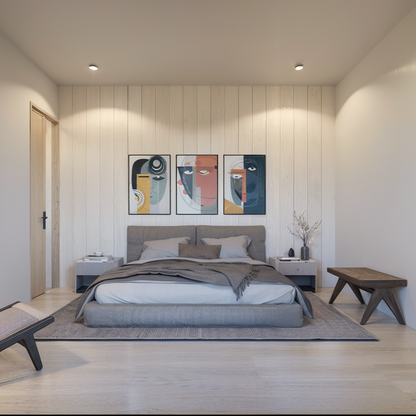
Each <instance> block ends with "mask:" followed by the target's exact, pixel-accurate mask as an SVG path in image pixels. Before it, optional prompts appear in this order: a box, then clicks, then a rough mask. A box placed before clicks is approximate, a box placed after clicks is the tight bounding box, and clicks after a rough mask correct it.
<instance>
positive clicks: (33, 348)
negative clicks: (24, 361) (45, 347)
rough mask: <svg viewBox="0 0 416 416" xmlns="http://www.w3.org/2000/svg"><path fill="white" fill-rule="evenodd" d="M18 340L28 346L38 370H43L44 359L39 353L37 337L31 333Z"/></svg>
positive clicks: (27, 348)
mask: <svg viewBox="0 0 416 416" xmlns="http://www.w3.org/2000/svg"><path fill="white" fill-rule="evenodd" d="M17 342H18V343H19V344H20V345H22V346H23V347H25V348H26V350H27V352H28V353H29V356H30V359H31V360H32V363H33V365H34V366H35V368H36V370H42V367H43V364H42V360H41V358H40V355H39V350H38V346H37V345H36V341H35V338H34V337H33V334H30V335H28V336H27V337H25V338H23V339H21V340H20V341H17Z"/></svg>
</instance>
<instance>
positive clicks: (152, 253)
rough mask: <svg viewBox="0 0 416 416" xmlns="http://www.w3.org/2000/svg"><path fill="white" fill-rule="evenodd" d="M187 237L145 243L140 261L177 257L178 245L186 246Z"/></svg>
mask: <svg viewBox="0 0 416 416" xmlns="http://www.w3.org/2000/svg"><path fill="white" fill-rule="evenodd" d="M189 240H190V238H189V237H178V238H168V239H166V240H153V241H145V242H144V243H143V252H142V254H141V256H140V260H151V259H158V258H166V257H178V255H179V243H181V244H188V242H189Z"/></svg>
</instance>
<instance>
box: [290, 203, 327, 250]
mask: <svg viewBox="0 0 416 416" xmlns="http://www.w3.org/2000/svg"><path fill="white" fill-rule="evenodd" d="M293 218H294V220H295V223H296V224H297V228H296V230H295V231H292V230H291V229H290V228H289V227H287V229H288V230H289V232H290V234H292V235H294V236H295V237H298V238H300V239H301V240H302V241H303V245H304V246H306V245H307V243H308V241H309V236H310V235H311V234H312V233H313V232H315V231H316V230H317V229H318V228H319V226H320V225H321V223H322V220H321V221H316V222H315V223H314V224H313V225H312V227H309V225H308V223H307V221H306V219H305V212H303V213H302V215H299V216H298V215H296V211H293Z"/></svg>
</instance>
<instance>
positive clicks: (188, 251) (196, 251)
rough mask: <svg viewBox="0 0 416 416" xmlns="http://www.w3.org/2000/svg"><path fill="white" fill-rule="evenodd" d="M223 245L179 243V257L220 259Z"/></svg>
mask: <svg viewBox="0 0 416 416" xmlns="http://www.w3.org/2000/svg"><path fill="white" fill-rule="evenodd" d="M220 251H221V246H213V245H210V246H201V245H199V246H196V245H194V244H181V243H179V257H190V258H193V259H219V258H220Z"/></svg>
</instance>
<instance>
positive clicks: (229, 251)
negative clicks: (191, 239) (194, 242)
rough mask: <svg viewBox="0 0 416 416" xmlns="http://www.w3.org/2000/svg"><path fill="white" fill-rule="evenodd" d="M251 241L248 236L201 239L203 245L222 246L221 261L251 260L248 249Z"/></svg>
mask: <svg viewBox="0 0 416 416" xmlns="http://www.w3.org/2000/svg"><path fill="white" fill-rule="evenodd" d="M251 240H252V239H251V238H250V237H248V236H247V235H240V236H238V237H227V238H201V241H202V242H203V244H206V245H220V246H221V252H220V259H236V258H239V259H241V258H246V257H247V258H250V256H249V255H248V252H247V247H248V246H249V244H250V243H251Z"/></svg>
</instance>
